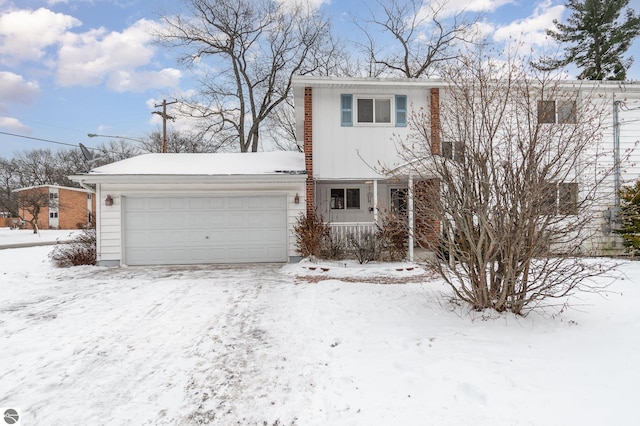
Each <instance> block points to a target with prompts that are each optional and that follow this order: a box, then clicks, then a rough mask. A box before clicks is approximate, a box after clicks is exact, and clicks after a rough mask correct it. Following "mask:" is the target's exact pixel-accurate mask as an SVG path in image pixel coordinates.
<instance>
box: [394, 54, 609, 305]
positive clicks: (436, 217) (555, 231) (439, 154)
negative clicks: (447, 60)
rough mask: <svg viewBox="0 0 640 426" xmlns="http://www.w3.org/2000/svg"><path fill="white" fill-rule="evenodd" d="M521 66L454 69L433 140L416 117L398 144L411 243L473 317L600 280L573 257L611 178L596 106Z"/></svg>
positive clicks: (423, 116) (482, 63) (582, 91)
mask: <svg viewBox="0 0 640 426" xmlns="http://www.w3.org/2000/svg"><path fill="white" fill-rule="evenodd" d="M525 64H526V62H525V61H517V60H508V61H507V62H498V61H496V60H492V59H490V58H489V57H487V56H484V55H482V54H478V55H476V56H474V57H461V58H460V60H459V61H458V64H457V65H455V66H451V67H449V68H448V69H447V70H446V71H447V72H446V81H447V86H446V87H445V88H444V89H443V90H442V94H441V102H440V105H441V111H440V118H439V121H440V123H441V124H440V126H441V129H440V131H439V132H435V133H432V131H431V130H432V125H435V126H438V123H434V122H432V120H431V115H430V111H425V110H418V111H414V112H413V113H412V117H411V124H410V126H411V136H410V137H409V139H408V140H406V141H399V142H400V143H401V147H402V148H401V152H402V153H403V154H404V155H405V156H406V160H407V162H408V164H410V165H409V166H408V168H409V170H410V171H411V172H412V173H413V174H414V175H415V176H416V180H417V181H418V183H417V184H416V191H415V204H416V212H417V218H416V231H415V232H416V238H417V240H418V241H420V242H421V243H422V244H423V245H425V246H426V247H427V248H429V249H431V250H433V251H434V252H435V253H436V259H435V260H434V261H433V263H432V265H433V266H434V267H435V268H436V269H437V270H438V271H439V272H440V273H441V274H442V277H443V278H444V280H445V281H446V282H447V283H448V284H449V285H450V286H451V288H452V289H453V291H454V293H455V295H456V297H457V298H458V299H460V300H463V301H465V302H467V303H469V304H470V305H471V306H473V307H474V308H475V309H479V310H481V309H486V308H493V309H495V310H497V311H511V312H514V313H516V314H523V313H526V312H527V311H528V310H529V309H532V308H534V307H536V306H539V305H540V304H541V303H543V301H549V300H550V299H552V298H557V297H562V296H566V295H568V294H570V293H571V292H572V291H573V290H576V289H577V288H579V287H580V286H586V283H587V281H585V279H586V278H588V277H590V276H593V275H595V274H598V273H601V272H602V271H603V268H602V264H601V263H597V262H593V261H592V260H585V259H584V258H582V257H581V256H582V255H584V254H588V251H589V249H590V246H589V241H591V240H590V239H589V238H590V237H591V236H592V235H593V234H594V233H595V232H600V230H599V229H597V223H598V222H597V219H596V217H597V216H600V217H601V216H602V212H601V210H600V211H598V209H597V208H596V206H597V205H598V202H599V201H601V200H600V197H601V196H603V195H604V194H605V193H606V190H605V189H604V187H603V181H604V180H605V179H606V178H607V176H610V169H611V168H610V166H607V165H606V164H609V165H611V161H610V159H609V162H608V163H607V160H606V159H605V158H602V157H603V153H605V152H606V151H608V150H605V148H604V146H601V144H603V141H602V129H603V127H604V125H605V123H604V119H603V118H602V113H601V111H602V108H603V107H604V106H603V105H602V104H601V102H602V101H601V100H599V99H598V98H596V97H593V96H592V88H593V86H589V87H581V86H580V83H579V82H573V83H568V82H562V81H559V80H557V79H555V78H551V77H550V76H549V75H548V74H545V73H540V72H538V73H537V74H536V73H535V70H533V69H531V68H530V67H528V66H527V65H525ZM434 121H435V120H434ZM434 146H435V149H432V148H434ZM422 182H426V183H430V184H431V185H428V184H426V185H425V184H422V185H420V183H422ZM420 188H423V189H422V190H421V189H420Z"/></svg>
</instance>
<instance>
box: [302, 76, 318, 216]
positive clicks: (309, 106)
mask: <svg viewBox="0 0 640 426" xmlns="http://www.w3.org/2000/svg"><path fill="white" fill-rule="evenodd" d="M303 137H304V163H305V170H306V171H307V188H306V196H305V201H306V206H307V215H309V214H313V212H314V205H313V204H314V200H315V194H314V188H313V89H312V88H311V87H305V88H304V135H303Z"/></svg>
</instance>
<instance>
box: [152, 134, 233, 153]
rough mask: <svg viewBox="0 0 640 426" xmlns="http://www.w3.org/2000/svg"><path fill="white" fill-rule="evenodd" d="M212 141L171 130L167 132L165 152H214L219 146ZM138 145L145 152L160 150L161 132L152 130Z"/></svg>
mask: <svg viewBox="0 0 640 426" xmlns="http://www.w3.org/2000/svg"><path fill="white" fill-rule="evenodd" d="M214 142H215V141H211V140H208V141H203V140H201V139H200V138H199V137H198V136H197V135H192V134H189V133H184V132H180V131H178V130H173V131H171V132H168V134H167V152H173V153H180V152H187V153H198V152H216V151H218V149H220V147H219V146H218V145H217V144H215V143H214ZM140 147H141V148H142V151H145V152H156V153H158V152H162V134H161V133H160V132H152V133H151V134H150V135H149V138H148V139H146V140H144V141H143V142H141V143H140Z"/></svg>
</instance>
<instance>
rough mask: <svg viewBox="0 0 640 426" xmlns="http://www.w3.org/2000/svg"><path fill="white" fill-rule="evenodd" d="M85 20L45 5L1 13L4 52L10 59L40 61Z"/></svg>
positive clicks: (0, 50)
mask: <svg viewBox="0 0 640 426" xmlns="http://www.w3.org/2000/svg"><path fill="white" fill-rule="evenodd" d="M80 24H81V22H80V21H79V20H78V19H76V18H74V17H72V16H69V15H65V14H63V13H55V12H52V11H50V10H48V9H45V8H40V9H37V10H27V9H23V10H13V11H9V12H6V13H3V14H2V15H0V55H1V56H3V57H4V58H3V60H4V61H7V62H20V61H38V60H40V59H41V58H42V57H43V56H44V55H45V50H46V48H47V47H49V46H53V45H56V44H57V43H58V42H59V41H60V39H61V38H62V37H63V36H64V35H65V34H66V33H67V31H68V30H69V29H70V28H73V27H75V26H78V25H80Z"/></svg>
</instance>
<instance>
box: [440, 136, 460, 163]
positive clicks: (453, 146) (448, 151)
mask: <svg viewBox="0 0 640 426" xmlns="http://www.w3.org/2000/svg"><path fill="white" fill-rule="evenodd" d="M442 156H443V157H444V158H448V159H450V160H453V161H458V162H462V158H463V157H464V142H462V141H455V142H453V141H442Z"/></svg>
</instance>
